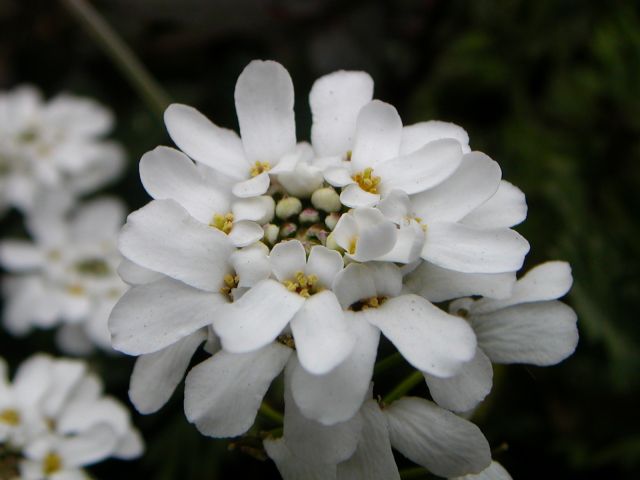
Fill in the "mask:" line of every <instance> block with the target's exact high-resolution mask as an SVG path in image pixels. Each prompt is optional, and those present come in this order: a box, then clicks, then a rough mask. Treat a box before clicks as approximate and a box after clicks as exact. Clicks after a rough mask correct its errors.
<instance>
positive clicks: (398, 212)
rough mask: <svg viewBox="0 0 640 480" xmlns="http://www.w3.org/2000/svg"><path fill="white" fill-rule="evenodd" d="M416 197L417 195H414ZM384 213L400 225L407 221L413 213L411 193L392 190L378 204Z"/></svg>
mask: <svg viewBox="0 0 640 480" xmlns="http://www.w3.org/2000/svg"><path fill="white" fill-rule="evenodd" d="M414 198H415V197H414ZM377 208H378V210H380V211H381V212H382V214H383V215H384V216H385V217H387V218H388V219H389V220H391V221H392V222H394V223H397V224H398V225H400V224H402V223H404V222H406V220H407V217H410V216H411V215H412V213H413V206H412V205H411V200H410V199H409V195H407V194H406V193H405V192H403V191H402V190H392V191H391V192H389V193H388V194H387V195H385V197H384V198H383V199H382V200H380V202H379V203H378V205H377Z"/></svg>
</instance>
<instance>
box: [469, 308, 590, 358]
mask: <svg viewBox="0 0 640 480" xmlns="http://www.w3.org/2000/svg"><path fill="white" fill-rule="evenodd" d="M576 320H577V317H576V313H575V312H574V311H573V309H572V308H571V307H568V306H567V305H565V304H564V303H561V302H558V301H551V302H539V303H526V304H522V305H516V306H514V307H509V308H505V309H502V310H498V311H497V312H492V313H488V314H485V315H472V316H471V322H472V325H473V329H474V330H475V332H476V335H477V336H478V345H479V346H480V347H481V348H482V350H483V351H484V352H485V353H486V354H487V356H488V357H489V358H490V359H491V360H492V361H493V362H496V363H530V364H533V365H540V366H546V365H554V364H556V363H558V362H561V361H562V360H564V359H565V358H567V357H568V356H569V355H571V354H572V353H573V351H574V350H575V348H576V345H577V343H578V329H577V328H576Z"/></svg>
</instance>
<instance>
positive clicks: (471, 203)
mask: <svg viewBox="0 0 640 480" xmlns="http://www.w3.org/2000/svg"><path fill="white" fill-rule="evenodd" d="M501 176H502V171H501V170H500V166H499V165H498V163H497V162H495V161H493V160H491V159H490V158H489V157H488V156H487V155H485V154H484V153H481V152H471V153H467V154H466V155H464V157H462V162H461V163H460V167H459V168H458V169H457V170H456V171H455V172H454V173H453V175H451V176H450V177H449V178H447V179H446V180H445V181H444V182H442V183H440V184H439V185H436V186H435V187H434V188H431V189H429V190H427V191H425V192H422V193H419V194H417V195H414V196H412V197H411V201H412V203H413V208H414V212H415V214H416V215H417V216H418V217H420V219H421V220H422V222H423V223H426V224H427V225H428V224H430V223H431V222H457V221H458V220H460V219H462V218H463V217H464V216H465V215H467V214H468V213H469V212H471V211H472V210H473V209H475V208H477V207H478V206H480V205H482V204H483V203H484V202H486V201H487V200H488V199H489V198H491V196H492V195H493V194H494V193H496V190H498V185H500V177H501Z"/></svg>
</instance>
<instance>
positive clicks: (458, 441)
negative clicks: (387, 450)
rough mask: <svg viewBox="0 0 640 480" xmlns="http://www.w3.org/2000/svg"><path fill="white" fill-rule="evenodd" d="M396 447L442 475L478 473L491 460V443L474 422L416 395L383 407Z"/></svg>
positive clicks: (432, 471)
mask: <svg viewBox="0 0 640 480" xmlns="http://www.w3.org/2000/svg"><path fill="white" fill-rule="evenodd" d="M383 413H385V414H386V416H387V420H388V422H389V434H390V437H391V444H392V445H393V447H394V448H395V449H396V450H398V451H399V452H401V453H402V454H403V455H404V456H406V457H407V458H408V459H409V460H411V461H413V462H415V463H417V464H418V465H422V466H423V467H425V468H426V469H427V470H429V471H430V472H431V473H434V474H435V475H439V476H441V477H453V476H456V475H464V474H467V473H477V472H480V471H482V470H483V469H485V468H486V467H487V466H488V465H489V463H490V462H491V451H490V449H489V443H488V442H487V440H486V439H485V438H484V435H482V432H481V431H480V429H479V428H478V427H476V426H475V425H474V424H473V423H471V422H469V421H467V420H464V419H463V418H460V417H458V416H457V415H455V414H453V413H451V412H448V411H447V410H444V409H442V408H440V407H438V406H437V405H435V404H434V403H432V402H429V401H427V400H423V399H421V398H416V397H405V398H401V399H400V400H396V401H395V402H393V403H392V404H391V405H390V406H388V407H387V408H385V409H384V410H383Z"/></svg>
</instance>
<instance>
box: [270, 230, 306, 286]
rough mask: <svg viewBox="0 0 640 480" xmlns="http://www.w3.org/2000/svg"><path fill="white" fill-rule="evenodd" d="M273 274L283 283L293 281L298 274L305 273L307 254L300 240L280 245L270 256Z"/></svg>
mask: <svg viewBox="0 0 640 480" xmlns="http://www.w3.org/2000/svg"><path fill="white" fill-rule="evenodd" d="M269 261H270V262H271V269H272V270H273V274H274V275H275V276H276V278H277V279H278V280H280V281H281V282H283V281H285V280H293V279H294V277H295V274H296V273H297V272H304V268H305V265H306V263H307V254H306V252H305V250H304V247H303V246H302V243H300V242H299V241H298V240H288V241H284V242H280V243H278V244H277V245H276V246H274V247H273V248H272V249H271V254H270V255H269Z"/></svg>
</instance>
